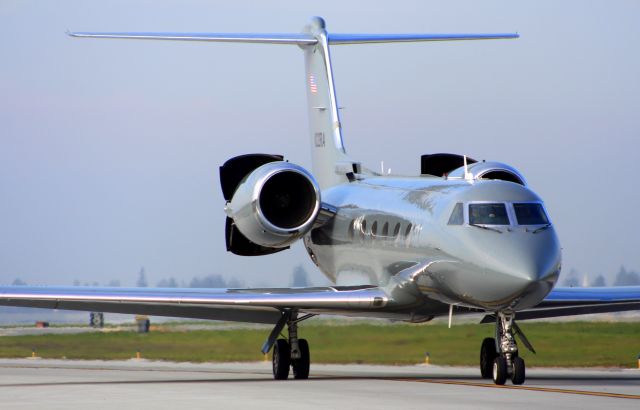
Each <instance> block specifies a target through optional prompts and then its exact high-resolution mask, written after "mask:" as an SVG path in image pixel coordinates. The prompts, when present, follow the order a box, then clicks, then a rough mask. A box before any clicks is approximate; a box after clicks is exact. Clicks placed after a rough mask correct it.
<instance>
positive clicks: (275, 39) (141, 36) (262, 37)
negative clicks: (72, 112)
mask: <svg viewBox="0 0 640 410" xmlns="http://www.w3.org/2000/svg"><path fill="white" fill-rule="evenodd" d="M68 34H69V35H70V36H72V37H88V38H120V39H138V40H174V41H214V42H223V43H224V42H228V43H264V44H294V45H299V46H309V45H315V44H317V43H318V39H317V38H316V37H315V36H313V35H311V34H309V33H292V34H280V33H266V34H255V33H145V32H141V33H134V32H131V33H126V32H123V33H115V32H113V33H111V32H104V33H101V32H70V33H68ZM327 37H328V39H327V40H328V43H329V44H335V45H340V44H375V43H409V42H418V41H458V40H496V39H511V38H518V37H520V36H519V35H518V34H515V33H494V34H333V33H330V34H328V36H327Z"/></svg>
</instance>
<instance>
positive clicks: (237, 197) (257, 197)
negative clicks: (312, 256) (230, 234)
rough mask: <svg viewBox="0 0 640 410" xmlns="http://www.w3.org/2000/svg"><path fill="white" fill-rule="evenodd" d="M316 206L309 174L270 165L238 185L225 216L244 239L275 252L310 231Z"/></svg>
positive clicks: (276, 163) (317, 200)
mask: <svg viewBox="0 0 640 410" xmlns="http://www.w3.org/2000/svg"><path fill="white" fill-rule="evenodd" d="M320 204H321V202H320V186H319V185H318V183H317V182H316V180H315V179H314V177H313V175H311V173H309V172H308V171H307V170H306V169H304V168H302V167H300V166H298V165H295V164H291V163H289V162H285V161H273V162H269V163H266V164H264V165H261V166H259V167H257V168H256V169H255V170H253V171H251V172H250V173H249V174H248V175H247V176H246V177H245V178H244V179H243V180H241V181H240V183H239V184H238V186H237V188H236V190H235V192H234V193H233V197H232V199H231V201H229V202H227V206H226V207H225V212H226V213H227V216H228V217H229V218H231V219H232V220H233V222H232V223H233V225H235V227H236V228H237V229H238V230H239V231H240V232H241V233H242V234H243V235H244V236H245V237H246V239H248V240H249V241H250V242H252V243H253V244H256V245H259V246H260V247H265V248H270V249H273V251H277V250H281V248H286V247H288V246H289V245H290V244H292V243H293V242H295V241H296V240H298V239H299V238H300V237H302V236H303V235H304V234H306V233H307V232H309V230H311V228H312V226H313V223H314V221H315V219H316V217H317V216H318V213H319V211H320ZM232 239H233V238H231V240H232ZM230 250H231V249H230ZM231 251H233V250H231ZM234 253H237V252H234ZM262 254H265V253H262Z"/></svg>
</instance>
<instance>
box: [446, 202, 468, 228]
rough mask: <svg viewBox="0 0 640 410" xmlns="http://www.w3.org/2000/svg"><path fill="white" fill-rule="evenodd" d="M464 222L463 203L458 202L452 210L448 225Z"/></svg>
mask: <svg viewBox="0 0 640 410" xmlns="http://www.w3.org/2000/svg"><path fill="white" fill-rule="evenodd" d="M463 223H464V214H463V213H462V203H461V202H458V203H457V204H456V206H455V207H454V208H453V212H451V216H450V217H449V222H448V225H462V224H463Z"/></svg>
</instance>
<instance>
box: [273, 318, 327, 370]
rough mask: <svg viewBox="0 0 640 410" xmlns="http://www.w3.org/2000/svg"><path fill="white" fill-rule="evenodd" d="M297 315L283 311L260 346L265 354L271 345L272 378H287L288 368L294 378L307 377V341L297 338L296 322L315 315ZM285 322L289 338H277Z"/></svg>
mask: <svg viewBox="0 0 640 410" xmlns="http://www.w3.org/2000/svg"><path fill="white" fill-rule="evenodd" d="M297 316H298V315H297V313H296V312H291V311H289V312H284V313H283V314H282V317H281V318H280V320H279V321H278V323H276V326H275V327H274V328H273V331H272V332H271V334H270V335H269V338H268V339H267V341H266V342H265V344H264V345H263V347H262V353H264V354H267V353H268V352H269V350H270V349H271V346H273V355H272V366H273V378H274V379H276V380H287V379H288V378H289V369H291V370H293V378H294V379H308V378H309V367H310V365H311V355H310V354H309V343H308V342H307V340H306V339H298V323H300V322H301V321H303V320H306V319H309V318H310V317H313V316H315V315H311V314H309V315H305V316H302V317H301V318H298V317H297ZM285 324H286V325H287V330H288V333H289V338H288V339H277V337H278V335H279V334H280V332H281V331H282V329H283V328H284V325H285Z"/></svg>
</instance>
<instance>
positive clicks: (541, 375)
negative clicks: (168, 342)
mask: <svg viewBox="0 0 640 410" xmlns="http://www.w3.org/2000/svg"><path fill="white" fill-rule="evenodd" d="M478 373H479V370H478V369H475V368H467V367H440V366H424V365H423V366H366V365H320V364H312V368H311V377H310V379H309V380H288V381H275V380H273V379H272V376H271V363H270V362H257V363H203V364H194V363H172V362H161V361H147V360H144V359H140V360H137V359H132V360H128V361H76V360H48V359H0V408H2V409H43V408H47V409H102V408H106V409H113V408H118V409H130V408H135V409H166V408H184V409H186V408H189V409H200V408H202V409H204V408H206V409H227V408H234V409H237V408H239V409H244V408H260V409H278V410H282V409H283V408H295V409H317V408H323V409H333V408H340V409H390V408H402V409H414V408H415V409H417V408H420V409H424V408H437V409H449V408H450V409H465V408H469V409H483V408H492V409H493V408H496V407H500V408H502V407H505V406H510V407H517V408H524V409H527V408H531V409H533V408H535V409H540V408H554V409H603V408H616V409H625V408H628V409H632V408H633V409H638V408H640V370H637V369H627V370H621V369H596V370H594V369H559V368H554V369H546V368H537V369H527V382H526V384H525V385H523V386H512V385H509V384H507V385H506V386H504V387H498V386H495V385H493V384H492V383H491V382H490V381H488V380H483V379H481V378H480V377H479V375H478Z"/></svg>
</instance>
